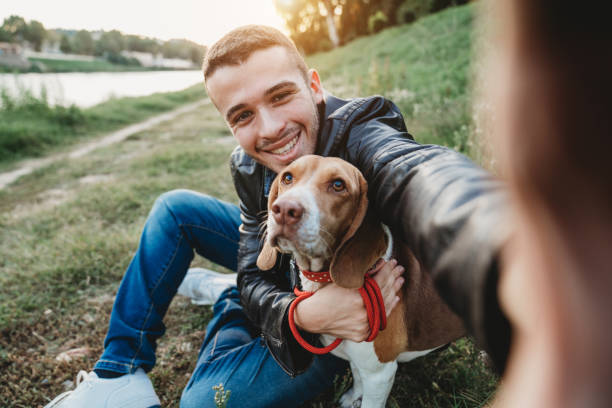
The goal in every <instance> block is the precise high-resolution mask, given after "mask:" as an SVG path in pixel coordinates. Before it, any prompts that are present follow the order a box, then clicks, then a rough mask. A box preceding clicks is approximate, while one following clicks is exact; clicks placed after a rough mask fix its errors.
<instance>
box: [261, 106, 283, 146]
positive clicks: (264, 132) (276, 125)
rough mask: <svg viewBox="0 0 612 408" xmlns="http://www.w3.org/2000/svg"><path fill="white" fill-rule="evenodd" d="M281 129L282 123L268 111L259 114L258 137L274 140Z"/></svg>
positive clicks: (264, 110)
mask: <svg viewBox="0 0 612 408" xmlns="http://www.w3.org/2000/svg"><path fill="white" fill-rule="evenodd" d="M282 129H283V121H282V120H281V119H280V118H279V117H278V115H275V114H274V112H272V111H270V110H269V109H262V110H261V111H260V112H259V135H260V136H261V137H263V138H271V139H272V138H276V137H277V136H278V135H279V133H280V132H281V131H282Z"/></svg>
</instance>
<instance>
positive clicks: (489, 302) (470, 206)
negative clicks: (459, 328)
mask: <svg viewBox="0 0 612 408" xmlns="http://www.w3.org/2000/svg"><path fill="white" fill-rule="evenodd" d="M319 114H320V117H321V126H320V129H319V135H318V143H317V147H316V152H315V153H316V154H318V155H322V156H337V157H341V158H342V159H344V160H347V161H349V162H351V163H352V164H353V165H355V166H356V167H357V168H359V169H360V170H361V171H362V172H363V174H364V176H365V178H366V179H367V181H368V184H369V193H368V195H369V197H368V198H369V201H370V205H373V206H374V209H375V211H376V213H377V214H378V216H379V217H380V219H381V220H382V222H384V223H385V224H386V225H388V226H389V227H390V228H391V229H392V232H393V234H394V236H395V237H396V239H398V238H399V239H403V240H404V241H405V242H406V243H408V245H409V246H410V247H411V248H412V250H413V251H414V253H415V255H416V256H417V258H418V259H419V260H420V261H421V263H422V264H423V265H424V266H425V268H426V269H427V270H429V271H431V273H432V276H433V278H434V282H435V283H436V287H437V288H438V290H439V291H440V294H441V296H442V298H443V299H444V300H445V301H446V302H447V303H448V304H449V306H450V307H451V308H452V309H453V310H454V311H455V312H456V313H457V314H458V315H459V316H460V317H461V318H462V319H463V320H464V322H465V325H466V327H467V329H468V331H469V332H470V333H471V334H473V335H474V336H475V338H476V340H477V342H478V343H479V345H480V346H481V347H483V348H485V350H487V351H488V352H489V354H490V355H491V356H492V357H493V360H494V361H495V363H496V365H497V367H498V368H499V369H500V370H503V367H504V364H505V359H506V356H507V352H508V344H509V338H510V329H509V325H508V322H507V320H506V319H505V318H504V317H503V315H502V314H501V312H500V309H499V306H498V303H497V276H498V274H497V262H496V260H497V255H498V253H499V250H500V248H501V246H502V244H503V243H504V242H505V240H506V236H507V234H506V233H505V231H503V229H502V228H501V224H502V223H501V222H500V221H501V217H502V216H503V209H504V208H505V205H506V198H505V192H504V190H503V188H502V187H501V185H500V183H499V182H498V181H496V180H495V179H493V178H492V177H491V176H490V175H489V174H488V173H487V172H485V171H484V170H482V169H481V168H479V167H477V166H476V165H474V164H473V163H472V162H471V161H470V160H468V159H467V158H466V157H464V156H463V155H461V154H459V153H457V152H455V151H454V150H451V149H448V148H445V147H441V146H434V145H420V144H418V143H416V142H415V141H414V140H413V139H412V136H410V134H408V133H407V131H406V126H405V124H404V119H403V118H402V115H401V113H400V112H399V109H398V108H397V107H396V106H395V105H394V104H393V103H392V102H390V101H388V100H386V99H384V98H382V97H378V96H375V97H369V98H359V99H352V100H349V101H345V100H340V99H338V98H335V97H333V96H331V95H326V98H325V104H324V105H321V106H320V107H319ZM231 170H232V176H233V180H234V184H235V187H236V191H237V193H238V196H239V198H240V209H241V217H242V225H241V227H240V248H239V253H238V287H239V289H240V293H241V299H242V303H243V306H244V308H245V310H246V313H247V315H248V316H249V318H250V319H251V321H252V323H253V324H254V326H255V327H257V328H258V329H259V330H260V333H261V336H262V337H263V339H264V340H265V343H266V345H267V346H268V348H269V349H270V351H271V353H272V355H273V356H274V358H275V359H276V361H277V362H278V363H279V364H280V365H281V367H282V368H283V369H284V370H285V371H286V372H287V373H288V374H290V375H292V376H294V375H297V374H300V373H302V372H303V371H305V370H306V369H307V368H308V366H309V365H310V363H311V362H312V358H313V356H312V355H311V354H310V353H309V352H307V351H305V350H304V349H303V348H302V347H301V346H299V344H298V343H297V342H296V341H295V339H294V338H293V336H292V335H291V332H290V330H289V325H288V321H287V313H288V310H289V305H290V304H291V302H292V301H293V300H294V299H295V296H294V295H293V293H292V292H291V290H292V288H293V287H294V286H295V284H296V283H297V280H298V279H297V275H296V272H295V271H292V270H291V268H290V266H289V259H288V257H287V256H279V257H278V260H277V263H276V265H275V267H274V268H273V270H272V271H265V272H262V271H260V270H259V269H258V268H257V266H256V264H255V263H256V260H257V256H258V254H259V251H260V249H261V244H262V242H261V241H262V237H263V234H262V232H261V231H260V225H261V224H262V221H263V220H264V214H265V210H266V208H267V195H268V191H269V188H270V184H271V182H272V180H273V178H274V176H275V174H274V173H273V172H272V171H271V170H269V169H267V168H266V167H264V166H262V165H260V164H258V163H256V162H255V161H254V160H253V159H252V158H251V157H250V156H248V155H247V154H246V153H244V151H243V150H242V149H241V148H240V147H238V148H236V150H235V151H234V152H233V154H232V157H231ZM303 335H304V337H305V338H306V339H307V340H308V341H310V342H312V343H315V344H316V336H313V335H312V334H309V333H303Z"/></svg>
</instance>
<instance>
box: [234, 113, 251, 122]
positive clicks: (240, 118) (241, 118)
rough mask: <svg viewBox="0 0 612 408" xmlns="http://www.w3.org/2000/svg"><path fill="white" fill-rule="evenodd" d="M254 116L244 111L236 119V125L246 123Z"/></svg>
mask: <svg viewBox="0 0 612 408" xmlns="http://www.w3.org/2000/svg"><path fill="white" fill-rule="evenodd" d="M251 115H252V113H251V112H250V111H244V112H241V113H240V115H238V116H236V117H235V118H234V123H238V122H244V121H245V120H247V119H248V118H249V117H250V116H251Z"/></svg>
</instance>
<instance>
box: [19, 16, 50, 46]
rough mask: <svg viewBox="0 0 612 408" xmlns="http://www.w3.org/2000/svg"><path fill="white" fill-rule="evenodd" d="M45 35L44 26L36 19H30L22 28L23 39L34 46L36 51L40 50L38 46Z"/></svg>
mask: <svg viewBox="0 0 612 408" xmlns="http://www.w3.org/2000/svg"><path fill="white" fill-rule="evenodd" d="M46 35H47V30H45V26H43V25H42V23H41V22H39V21H36V20H31V21H30V24H28V25H27V26H26V27H25V30H24V35H23V37H24V39H25V40H26V41H29V42H30V44H32V45H33V46H34V49H35V50H36V51H40V47H41V46H42V43H43V41H44V39H45V37H46Z"/></svg>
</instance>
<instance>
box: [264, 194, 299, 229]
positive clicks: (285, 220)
mask: <svg viewBox="0 0 612 408" xmlns="http://www.w3.org/2000/svg"><path fill="white" fill-rule="evenodd" d="M303 214H304V207H302V204H300V203H298V202H297V201H295V200H290V199H277V200H276V201H275V202H274V204H273V205H272V216H273V217H274V221H276V223H277V224H278V225H287V226H291V225H294V224H296V223H297V222H298V221H300V220H301V219H302V215H303Z"/></svg>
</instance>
